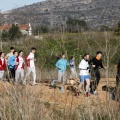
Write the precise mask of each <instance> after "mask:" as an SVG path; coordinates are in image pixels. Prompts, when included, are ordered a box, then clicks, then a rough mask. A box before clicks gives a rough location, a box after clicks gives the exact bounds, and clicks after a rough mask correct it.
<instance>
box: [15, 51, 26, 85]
mask: <svg viewBox="0 0 120 120" xmlns="http://www.w3.org/2000/svg"><path fill="white" fill-rule="evenodd" d="M16 63H17V65H16V68H15V82H16V83H18V79H19V78H20V76H21V78H20V79H21V80H20V82H22V83H23V84H24V82H25V81H24V63H25V61H24V58H23V51H22V50H20V51H19V56H18V57H17V58H16Z"/></svg>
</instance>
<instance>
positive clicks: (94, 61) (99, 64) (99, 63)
mask: <svg viewBox="0 0 120 120" xmlns="http://www.w3.org/2000/svg"><path fill="white" fill-rule="evenodd" d="M91 63H92V65H95V68H94V69H99V68H104V67H103V64H102V59H100V60H98V59H97V58H96V57H94V58H92V60H91Z"/></svg>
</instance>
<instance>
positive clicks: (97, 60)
mask: <svg viewBox="0 0 120 120" xmlns="http://www.w3.org/2000/svg"><path fill="white" fill-rule="evenodd" d="M101 57H102V52H101V51H98V52H97V53H96V56H95V57H94V58H92V60H91V63H92V68H93V70H92V77H93V78H94V79H95V82H94V88H93V91H94V92H95V93H96V91H95V90H96V89H97V86H98V84H99V81H100V71H99V69H101V68H104V67H103V64H102V59H101ZM93 91H92V92H93Z"/></svg>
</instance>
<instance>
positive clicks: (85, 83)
mask: <svg viewBox="0 0 120 120" xmlns="http://www.w3.org/2000/svg"><path fill="white" fill-rule="evenodd" d="M35 52H36V48H34V47H33V48H31V51H30V53H29V54H28V55H27V56H26V57H24V52H23V51H22V50H20V51H19V52H17V51H15V48H14V47H11V48H10V53H8V54H7V55H6V56H5V53H4V52H0V80H2V79H3V76H4V73H5V70H6V68H7V79H8V80H10V79H11V78H12V79H13V80H14V82H15V83H16V84H17V83H19V82H22V83H23V84H26V81H27V79H28V77H29V76H30V73H32V76H33V85H36V84H37V83H36V69H35V63H34V62H35V61H36V59H35V57H34V54H35ZM101 57H102V52H101V51H98V52H97V53H96V56H95V57H93V58H92V59H90V55H89V54H88V53H85V54H84V56H83V59H82V60H81V61H80V64H79V69H80V73H79V79H80V84H79V86H78V89H77V91H76V96H79V94H80V92H81V89H82V87H83V88H84V91H85V95H86V96H87V97H88V96H89V95H90V94H89V93H92V94H95V93H96V89H97V86H98V84H99V81H100V69H101V68H105V67H104V66H103V64H102V59H101ZM25 63H27V72H26V75H25ZM55 66H56V67H57V69H58V79H57V80H53V81H52V83H51V86H55V83H57V82H58V83H60V82H61V81H62V86H61V92H65V84H66V82H67V79H66V68H67V66H69V67H70V70H71V75H70V79H71V80H76V79H77V78H78V75H77V71H76V66H75V57H74V56H72V57H71V60H70V61H69V62H68V61H67V59H66V55H65V53H62V55H61V57H60V59H59V60H58V61H57V63H56V64H55ZM118 67H120V62H119V65H118ZM119 70H120V69H118V73H119ZM90 73H91V76H92V77H93V78H94V86H92V87H91V82H90V79H91V78H90ZM19 79H20V80H19Z"/></svg>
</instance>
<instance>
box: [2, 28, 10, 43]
mask: <svg viewBox="0 0 120 120" xmlns="http://www.w3.org/2000/svg"><path fill="white" fill-rule="evenodd" d="M1 39H2V41H7V40H8V39H9V33H8V31H6V30H3V31H2V35H1Z"/></svg>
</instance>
